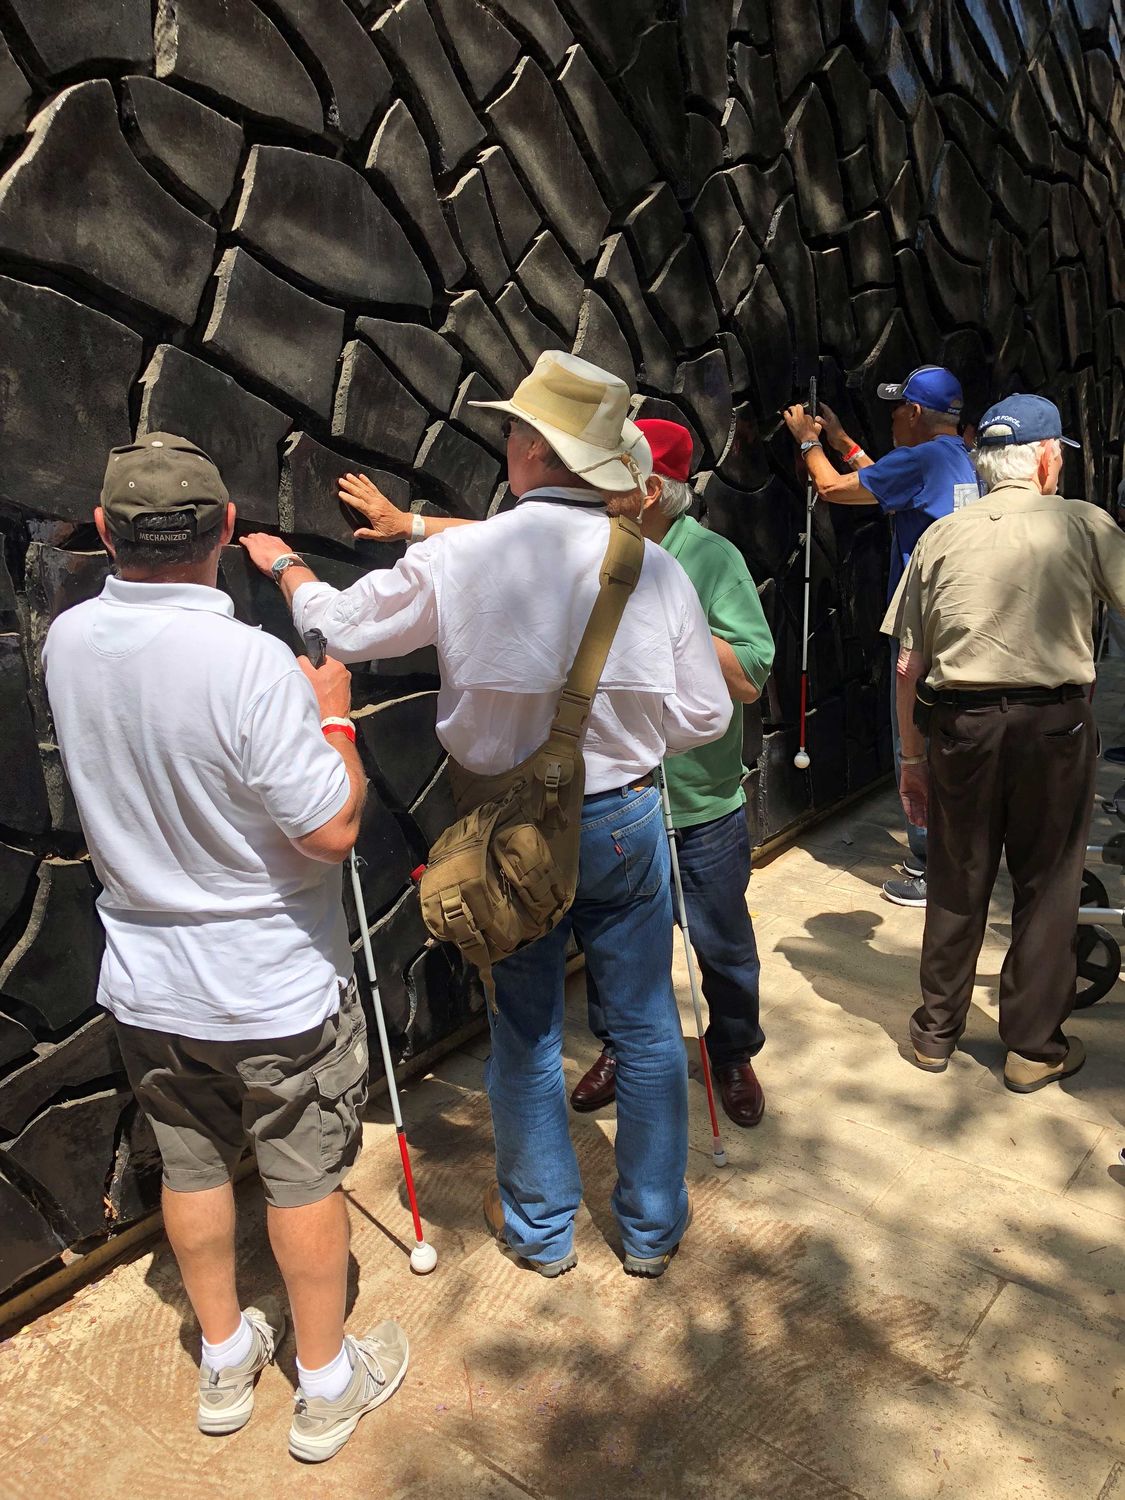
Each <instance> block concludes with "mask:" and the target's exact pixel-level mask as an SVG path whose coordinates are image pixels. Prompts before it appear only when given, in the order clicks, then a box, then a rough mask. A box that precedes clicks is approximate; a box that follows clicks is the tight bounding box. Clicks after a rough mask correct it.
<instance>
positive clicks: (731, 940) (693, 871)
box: [586, 807, 766, 1068]
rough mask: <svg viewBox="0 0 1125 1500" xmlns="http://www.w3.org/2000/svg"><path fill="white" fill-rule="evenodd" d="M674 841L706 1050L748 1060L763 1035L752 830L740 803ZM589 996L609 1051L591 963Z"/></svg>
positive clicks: (718, 1060)
mask: <svg viewBox="0 0 1125 1500" xmlns="http://www.w3.org/2000/svg"><path fill="white" fill-rule="evenodd" d="M676 845H677V848H678V850H679V856H680V880H681V882H682V884H683V887H684V906H685V907H686V908H687V920H688V931H689V934H690V937H691V946H692V948H693V949H694V951H695V956H696V958H697V959H698V961H699V977H700V982H701V985H702V989H703V998H704V999H705V1000H706V1001H707V1009H708V1012H709V1018H708V1025H707V1034H706V1038H705V1040H706V1042H707V1053H708V1056H709V1057H710V1059H711V1063H712V1066H713V1067H716V1068H723V1067H729V1066H730V1065H731V1064H733V1063H743V1062H749V1060H750V1058H752V1057H754V1056H756V1055H757V1054H758V1053H759V1052H760V1051H761V1050H762V1047H763V1045H764V1044H765V1040H766V1038H765V1035H764V1033H763V1031H762V1028H761V1025H760V1024H759V1022H758V1006H759V996H758V987H759V981H760V979H761V974H762V965H761V963H760V961H759V959H758V945H757V943H756V942H755V940H754V925H753V923H752V922H751V920H750V913H749V912H748V911H747V909H746V896H745V891H746V887H747V885H748V884H749V882H750V831H749V829H748V828H747V826H746V811H745V809H744V808H741V807H740V808H738V809H736V811H734V812H732V813H727V814H726V815H725V816H724V817H721V818H715V819H714V821H713V822H710V823H700V824H699V825H698V826H697V827H695V828H684V829H682V830H681V831H680V832H679V833H677V835H676ZM678 915H679V914H678V913H677V916H678ZM586 999H587V1002H588V1005H589V1011H590V1030H591V1031H592V1032H593V1033H594V1035H595V1036H596V1037H597V1038H598V1039H599V1041H600V1042H601V1044H602V1047H603V1049H604V1050H605V1051H606V1052H613V1051H614V1050H615V1048H614V1045H613V1041H612V1039H611V1037H610V1032H609V1028H608V1026H607V1024H606V1017H605V1010H604V1008H603V1005H602V991H601V989H600V988H599V985H598V983H597V980H596V978H595V976H594V974H593V973H592V972H591V970H590V969H589V967H587V969H586Z"/></svg>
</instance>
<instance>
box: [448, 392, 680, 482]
mask: <svg viewBox="0 0 1125 1500" xmlns="http://www.w3.org/2000/svg"><path fill="white" fill-rule="evenodd" d="M465 405H466V406H479V407H486V408H487V409H488V410H489V411H502V412H505V413H506V414H507V415H508V416H510V417H515V418H517V420H518V421H520V422H523V423H525V424H526V425H527V426H528V427H533V428H534V429H535V431H536V432H537V433H539V435H540V437H543V438H546V440H547V442H549V443H550V445H551V447H552V448H553V449H554V450H555V452H556V453H557V454H558V455H559V457H560V458H561V459H562V461H563V463H564V464H565V465H566V467H567V468H568V469H569V470H570V471H571V473H572V474H574V475H576V476H577V477H578V478H580V479H584V480H585V481H586V483H587V484H592V485H593V486H594V487H595V489H599V490H611V491H613V492H614V493H617V494H622V495H627V494H629V493H630V492H631V491H632V490H635V489H636V488H637V486H636V482H635V480H634V479H633V476H632V474H631V473H630V472H629V469H628V468H627V467H626V465H625V464H623V463H622V462H621V457H620V455H619V454H617V453H612V454H608V455H607V454H606V451H605V449H604V448H595V447H594V445H593V444H592V443H584V442H583V441H582V439H581V438H576V437H572V436H571V435H570V433H568V432H561V431H560V430H559V428H557V427H552V426H551V425H550V423H549V422H544V421H542V420H541V419H540V418H539V417H532V416H529V415H528V414H527V412H525V411H523V410H521V409H520V407H518V406H516V405H514V404H513V403H512V402H511V401H466V402H465ZM621 436H622V437H623V438H624V439H625V446H624V447H623V449H622V452H623V453H626V454H628V455H629V457H631V458H632V459H633V461H634V463H635V464H636V466H637V468H638V470H639V471H640V475H641V478H642V479H646V480H647V479H648V478H649V476H650V475H651V473H652V450H651V449H650V448H649V446H648V439H647V438H646V437H645V435H644V433H643V432H642V431H641V429H640V428H639V427H638V426H637V425H636V423H635V422H630V421H628V420H626V422H625V425H624V426H623V427H622V429H621ZM599 460H601V462H599Z"/></svg>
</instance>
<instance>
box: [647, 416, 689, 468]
mask: <svg viewBox="0 0 1125 1500" xmlns="http://www.w3.org/2000/svg"><path fill="white" fill-rule="evenodd" d="M637 426H638V427H639V428H640V429H641V431H642V432H643V433H644V435H645V437H646V438H648V445H649V447H650V448H651V449H652V472H653V473H654V474H664V475H665V476H666V477H667V478H668V479H684V480H686V479H687V477H688V475H689V474H690V473H691V455H692V447H693V444H692V440H691V433H690V432H689V431H688V430H687V428H686V427H681V426H680V424H679V422H665V421H664V420H663V418H662V417H649V418H648V419H647V421H643V422H638V423H637Z"/></svg>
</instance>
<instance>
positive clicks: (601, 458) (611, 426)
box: [469, 350, 652, 494]
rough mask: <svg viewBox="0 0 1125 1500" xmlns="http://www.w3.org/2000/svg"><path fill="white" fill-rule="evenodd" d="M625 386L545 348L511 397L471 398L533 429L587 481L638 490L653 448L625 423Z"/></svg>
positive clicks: (583, 362)
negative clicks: (501, 399)
mask: <svg viewBox="0 0 1125 1500" xmlns="http://www.w3.org/2000/svg"><path fill="white" fill-rule="evenodd" d="M629 397H630V393H629V387H628V386H627V385H626V384H625V382H624V381H623V380H621V379H619V378H618V377H617V376H616V375H611V374H610V372H609V371H608V370H602V369H599V368H598V366H597V365H592V364H590V363H589V361H588V360H585V359H579V358H578V356H577V355H575V354H562V353H560V352H558V351H556V350H548V351H547V352H546V353H545V354H541V355H540V356H539V358H538V359H537V360H536V361H535V368H534V369H533V370H532V372H531V374H530V375H529V376H528V377H527V378H526V380H522V381H521V382H520V384H519V385H518V386H517V387H516V390H515V393H514V395H513V396H512V399H511V400H510V401H470V402H469V405H470V406H487V407H490V408H492V410H494V411H504V412H507V413H508V415H509V416H512V417H518V418H519V420H520V421H521V422H526V423H527V425H528V426H529V427H534V428H535V431H536V432H538V433H539V434H540V435H541V436H542V437H544V438H546V440H547V442H548V443H550V445H551V447H552V448H553V449H554V451H555V452H556V453H557V454H558V456H559V458H560V459H561V460H562V462H563V463H564V464H565V465H566V467H567V468H568V469H569V470H570V472H571V473H572V474H574V475H576V476H577V477H578V478H580V479H584V480H585V481H586V482H587V484H592V485H594V487H595V488H596V489H599V490H614V491H617V492H619V493H622V494H627V493H628V492H629V491H630V490H635V489H641V490H643V489H644V487H645V484H646V482H647V480H648V479H649V476H650V475H651V474H652V451H651V449H650V448H649V446H648V439H647V438H646V437H645V435H644V433H643V432H642V431H641V429H640V428H639V427H638V426H637V425H636V424H635V423H634V422H630V421H629V418H628V416H627V413H628V410H629Z"/></svg>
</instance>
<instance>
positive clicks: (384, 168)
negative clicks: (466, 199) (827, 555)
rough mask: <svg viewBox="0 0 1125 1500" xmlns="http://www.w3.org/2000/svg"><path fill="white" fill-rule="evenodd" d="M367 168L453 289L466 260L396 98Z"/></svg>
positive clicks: (413, 128) (416, 135)
mask: <svg viewBox="0 0 1125 1500" xmlns="http://www.w3.org/2000/svg"><path fill="white" fill-rule="evenodd" d="M367 170H368V171H369V172H370V173H371V174H372V176H373V177H374V179H375V181H376V183H378V184H379V185H380V186H381V187H382V188H383V189H384V190H385V191H386V190H389V192H390V193H391V194H392V195H393V197H394V198H395V199H396V200H397V201H398V203H399V204H400V205H401V208H402V211H403V213H404V214H405V216H406V219H407V220H408V222H409V223H410V224H411V225H412V227H413V231H414V233H415V235H416V236H417V239H418V241H419V242H421V243H422V244H424V245H425V246H426V248H427V250H428V253H429V255H430V257H431V258H432V259H433V261H434V264H435V265H436V266H437V269H438V272H439V274H440V277H441V279H442V281H444V283H445V285H446V286H456V285H457V283H458V281H460V279H461V277H462V276H463V275H464V274H465V260H464V257H463V256H462V254H461V252H460V251H459V250H458V248H457V246H456V245H455V244H454V242H453V236H452V235H451V234H450V232H449V229H448V227H447V225H446V222H445V219H444V218H443V217H442V212H441V206H440V205H439V203H438V199H437V193H436V192H435V191H434V181H433V176H432V169H431V167H430V156H429V152H428V151H427V150H426V143H425V141H423V139H422V135H421V132H420V131H419V129H418V127H417V125H415V123H414V121H413V120H412V119H411V117H410V111H409V110H408V109H407V107H406V105H405V104H404V103H403V102H402V100H401V99H399V100H396V102H395V103H394V104H392V105H391V107H390V109H389V110H388V111H387V113H386V116H385V118H384V119H383V122H382V124H381V125H380V126H379V129H378V130H377V131H376V133H375V139H374V140H373V141H372V143H371V150H370V152H369V153H368V157H367Z"/></svg>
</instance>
